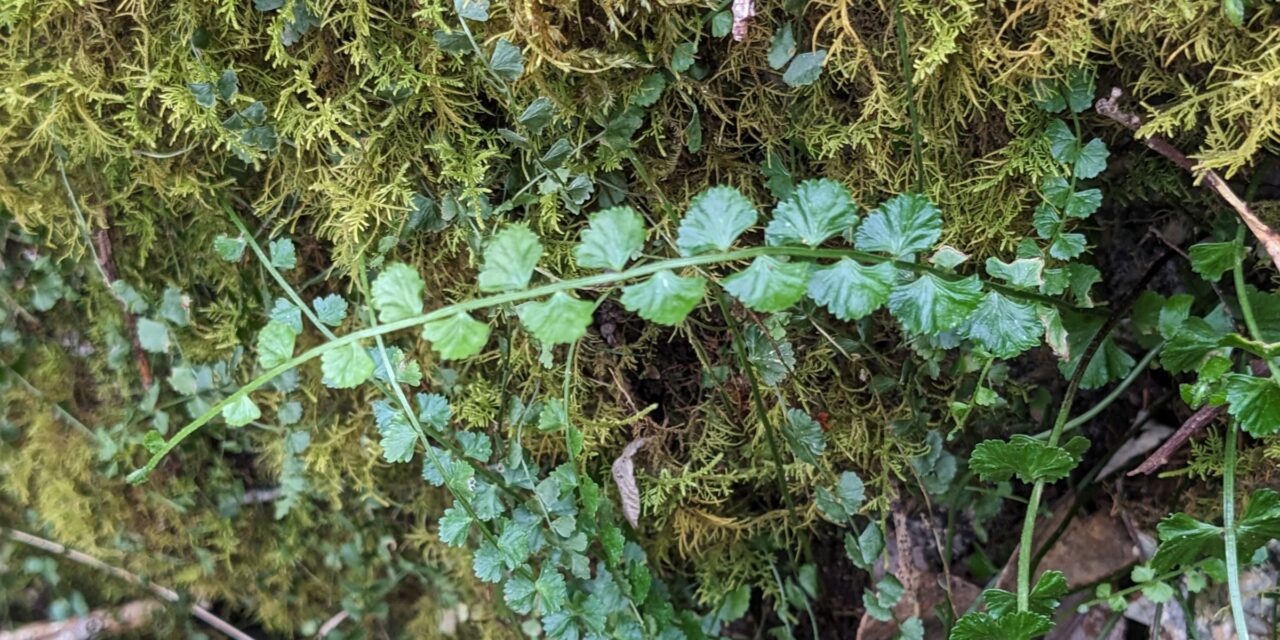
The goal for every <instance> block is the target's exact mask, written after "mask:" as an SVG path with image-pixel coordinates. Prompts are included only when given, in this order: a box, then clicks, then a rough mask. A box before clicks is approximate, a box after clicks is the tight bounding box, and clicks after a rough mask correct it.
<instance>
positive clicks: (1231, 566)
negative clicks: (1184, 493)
mask: <svg viewBox="0 0 1280 640" xmlns="http://www.w3.org/2000/svg"><path fill="white" fill-rule="evenodd" d="M1237 431H1238V429H1237V425H1236V421H1235V420H1232V421H1231V423H1230V424H1228V425H1227V437H1226V440H1225V442H1224V444H1223V447H1222V448H1223V452H1222V455H1223V462H1222V535H1223V544H1224V546H1225V548H1226V558H1225V559H1226V562H1227V593H1228V595H1229V596H1230V599H1231V615H1232V617H1233V619H1234V620H1235V625H1236V637H1238V638H1240V639H1241V640H1249V621H1248V619H1246V617H1245V611H1244V597H1243V595H1242V594H1241V592H1240V557H1239V554H1240V551H1239V548H1238V545H1237V539H1236V432H1237Z"/></svg>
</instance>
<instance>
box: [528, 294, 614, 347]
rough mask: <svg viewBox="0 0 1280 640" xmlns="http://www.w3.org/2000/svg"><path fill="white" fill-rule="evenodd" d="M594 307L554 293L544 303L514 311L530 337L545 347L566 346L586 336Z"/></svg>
mask: <svg viewBox="0 0 1280 640" xmlns="http://www.w3.org/2000/svg"><path fill="white" fill-rule="evenodd" d="M595 308H596V306H595V304H593V303H590V302H587V301H585V300H578V299H577V298H574V297H572V296H570V295H569V294H567V293H565V292H563V291H557V292H556V293H554V294H552V296H551V297H550V298H548V299H546V300H543V301H540V302H526V303H524V304H522V305H520V306H518V307H516V315H517V316H519V317H520V322H521V323H522V324H524V326H525V328H526V329H528V330H529V333H532V334H533V337H535V338H537V339H538V341H539V342H544V343H546V344H569V343H571V342H576V341H577V340H578V339H579V338H581V337H582V336H584V335H586V334H587V327H588V326H589V325H590V324H591V316H592V312H593V311H595Z"/></svg>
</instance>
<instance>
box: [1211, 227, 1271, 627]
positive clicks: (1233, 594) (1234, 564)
mask: <svg viewBox="0 0 1280 640" xmlns="http://www.w3.org/2000/svg"><path fill="white" fill-rule="evenodd" d="M1235 245H1236V251H1235V264H1234V265H1233V267H1232V270H1231V275H1232V278H1233V279H1234V280H1235V285H1236V298H1237V299H1238V300H1239V301H1240V313H1241V314H1242V315H1244V324H1245V326H1246V327H1248V329H1249V337H1251V338H1253V339H1255V340H1257V339H1259V338H1260V336H1261V335H1262V332H1261V331H1259V329H1258V321H1257V319H1256V318H1254V317H1253V305H1252V304H1250V303H1249V295H1248V291H1247V290H1246V289H1245V287H1244V225H1240V226H1237V227H1236V240H1235ZM1264 360H1265V361H1266V363H1267V367H1268V368H1270V369H1271V377H1272V378H1273V379H1277V380H1280V372H1277V370H1276V365H1275V363H1274V362H1273V361H1272V359H1271V358H1265V359H1264ZM1237 427H1238V425H1237V424H1236V421H1235V420H1234V419H1232V420H1231V421H1230V422H1229V423H1228V424H1227V435H1226V438H1225V442H1224V444H1223V447H1222V448H1223V451H1222V456H1223V460H1222V537H1223V546H1224V547H1225V555H1226V558H1225V559H1226V562H1227V594H1228V595H1229V596H1230V600H1231V615H1232V617H1233V619H1234V621H1235V626H1236V636H1237V637H1239V638H1241V639H1242V640H1249V622H1248V620H1247V619H1246V617H1245V611H1244V598H1243V596H1242V595H1241V592H1240V558H1239V554H1240V551H1239V548H1238V540H1237V535H1236V534H1237V532H1236V432H1237V430H1238V429H1237Z"/></svg>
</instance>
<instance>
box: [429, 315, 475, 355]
mask: <svg viewBox="0 0 1280 640" xmlns="http://www.w3.org/2000/svg"><path fill="white" fill-rule="evenodd" d="M422 337H423V338H426V339H427V340H428V341H429V342H431V348H433V349H435V350H436V352H437V353H439V354H440V357H441V358H443V359H445V360H461V359H463V358H469V357H471V356H473V355H475V354H477V353H480V350H481V349H483V348H484V345H485V343H486V342H488V341H489V325H487V324H485V323H483V322H480V321H479V320H475V319H473V318H472V317H471V316H470V315H468V314H467V313H466V312H459V313H455V314H453V315H451V316H449V317H447V318H441V319H439V320H432V321H431V322H428V323H426V324H424V325H422Z"/></svg>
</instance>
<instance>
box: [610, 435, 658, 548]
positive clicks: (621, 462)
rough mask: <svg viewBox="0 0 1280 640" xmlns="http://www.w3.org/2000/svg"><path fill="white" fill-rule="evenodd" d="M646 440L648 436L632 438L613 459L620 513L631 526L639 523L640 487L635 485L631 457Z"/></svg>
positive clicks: (646, 442) (633, 466) (634, 471)
mask: <svg viewBox="0 0 1280 640" xmlns="http://www.w3.org/2000/svg"><path fill="white" fill-rule="evenodd" d="M648 442H649V439H648V438H636V439H635V440H632V441H631V442H629V443H627V446H626V447H625V448H624V449H623V450H622V454H621V455H619V456H618V457H617V459H615V460H614V461H613V483H614V484H616V485H618V496H619V498H620V499H621V501H622V515H624V516H626V518H627V522H630V523H631V526H632V527H638V526H639V523H640V489H639V487H637V486H636V465H635V462H634V461H633V460H632V458H633V457H635V455H636V453H637V452H638V451H640V448H641V447H643V446H644V445H645V444H648Z"/></svg>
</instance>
